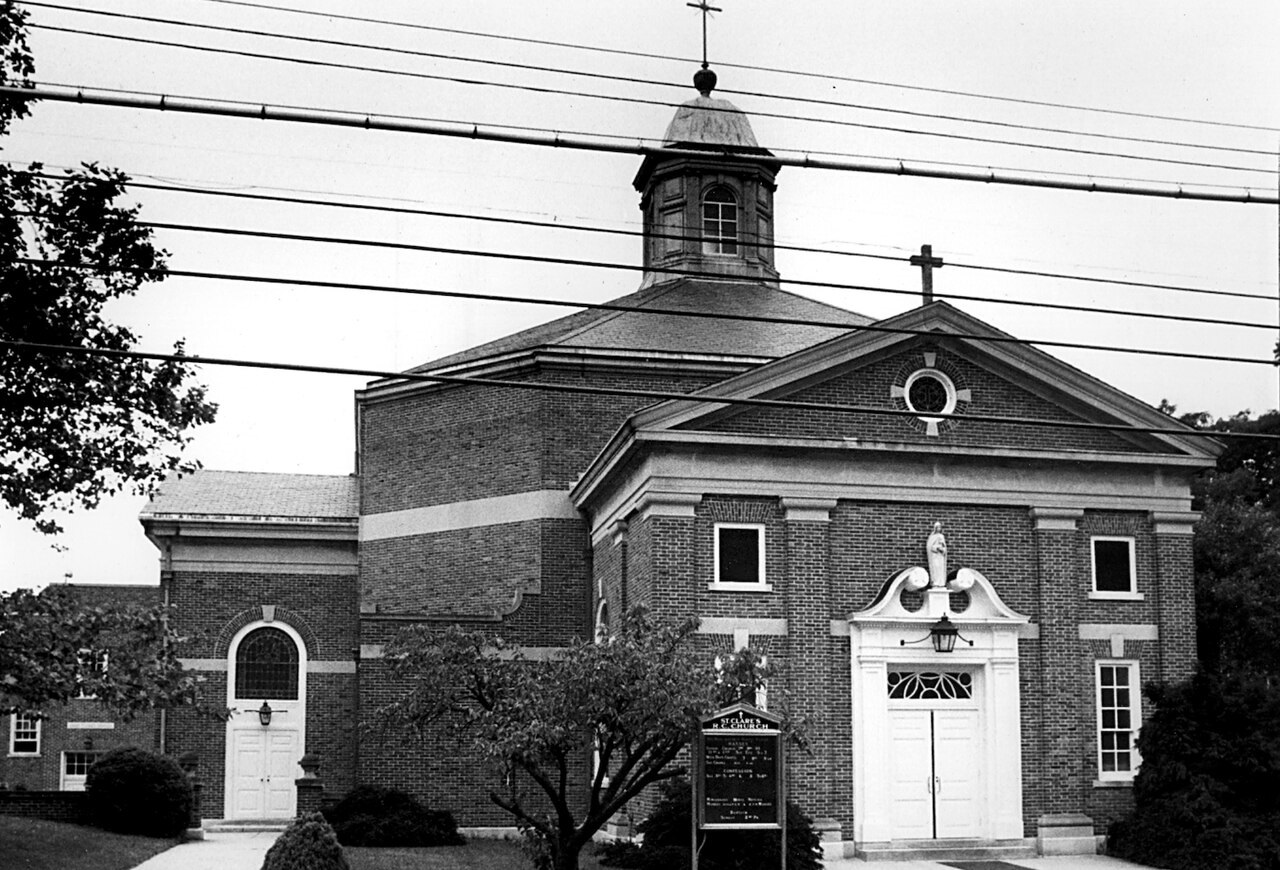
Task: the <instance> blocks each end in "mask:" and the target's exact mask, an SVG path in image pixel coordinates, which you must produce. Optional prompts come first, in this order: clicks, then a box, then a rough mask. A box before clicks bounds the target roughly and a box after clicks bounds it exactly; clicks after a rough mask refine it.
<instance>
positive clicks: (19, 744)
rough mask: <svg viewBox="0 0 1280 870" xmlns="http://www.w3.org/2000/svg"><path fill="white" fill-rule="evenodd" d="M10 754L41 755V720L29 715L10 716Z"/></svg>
mask: <svg viewBox="0 0 1280 870" xmlns="http://www.w3.org/2000/svg"><path fill="white" fill-rule="evenodd" d="M9 754H10V755H39V754H40V720H39V719H37V718H36V717H35V716H32V715H29V714H27V713H13V714H11V715H10V716H9Z"/></svg>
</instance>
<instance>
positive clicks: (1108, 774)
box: [1093, 659, 1142, 783]
mask: <svg viewBox="0 0 1280 870" xmlns="http://www.w3.org/2000/svg"><path fill="white" fill-rule="evenodd" d="M1103 667H1124V668H1128V669H1129V684H1128V688H1129V702H1130V703H1129V726H1130V727H1129V754H1130V759H1131V760H1132V764H1131V765H1130V769H1129V770H1123V771H1104V770H1103V769H1102V669H1103ZM1093 687H1094V694H1093V708H1094V720H1095V726H1094V731H1093V742H1094V763H1095V764H1097V769H1098V781H1100V782H1106V783H1112V782H1120V783H1125V782H1129V783H1131V782H1133V778H1134V777H1135V776H1137V774H1138V769H1139V768H1140V767H1142V755H1141V754H1139V752H1138V745H1137V744H1138V735H1139V734H1141V733H1142V672H1141V666H1140V664H1139V663H1138V661H1137V660H1136V659H1097V660H1095V661H1094V664H1093ZM1113 730H1115V729H1113Z"/></svg>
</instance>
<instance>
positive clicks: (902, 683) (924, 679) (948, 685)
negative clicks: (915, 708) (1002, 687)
mask: <svg viewBox="0 0 1280 870" xmlns="http://www.w3.org/2000/svg"><path fill="white" fill-rule="evenodd" d="M889 697H890V698H894V699H900V700H904V701H961V700H968V699H969V698H972V697H973V675H972V674H970V673H966V672H965V671H943V672H941V673H939V672H937V671H890V672H889Z"/></svg>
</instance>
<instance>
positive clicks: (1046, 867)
mask: <svg viewBox="0 0 1280 870" xmlns="http://www.w3.org/2000/svg"><path fill="white" fill-rule="evenodd" d="M822 866H823V868H824V870H957V868H963V870H1024V868H1025V870H1138V868H1142V867H1143V866H1144V865H1142V864H1134V863H1132V862H1130V861H1123V860H1121V859H1119V858H1109V857H1107V856H1106V855H1063V856H1058V857H1054V858H1002V859H1000V860H998V861H947V862H939V861H858V860H856V859H854V858H838V859H836V860H834V861H824V862H823V864H822Z"/></svg>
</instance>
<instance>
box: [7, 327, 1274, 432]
mask: <svg viewBox="0 0 1280 870" xmlns="http://www.w3.org/2000/svg"><path fill="white" fill-rule="evenodd" d="M0 347H7V348H11V349H13V350H16V351H20V352H27V353H41V354H63V355H75V356H107V357H113V358H116V359H145V360H154V361H158V362H177V363H185V364H190V365H214V366H232V367H238V368H250V369H271V370H276V371H287V372H310V373H314V374H327V375H351V376H355V377H365V378H377V379H379V380H393V381H410V382H419V383H429V384H455V385H462V386H485V387H509V388H512V389H520V390H535V391H539V392H551V393H569V394H578V395H596V396H619V397H627V398H635V399H658V400H675V401H682V402H705V403H707V404H712V405H734V406H742V407H758V408H778V409H785V410H791V411H835V412H837V413H846V414H866V415H869V416H877V417H908V418H917V417H919V416H920V415H919V414H918V413H917V412H915V411H907V410H902V411H899V410H898V409H896V408H877V407H871V406H866V405H846V404H834V403H826V402H802V401H794V400H790V399H754V398H751V399H748V398H738V397H729V396H718V395H716V394H715V393H714V392H712V390H713V389H714V388H706V389H703V390H699V391H698V392H695V393H681V392H676V391H673V390H638V389H624V388H621V387H600V386H585V385H580V384H563V383H558V384H553V383H546V382H543V381H509V380H504V379H502V378H484V377H474V376H470V375H442V374H426V373H422V372H393V371H385V370H380V369H364V368H348V367H344V366H322V365H304V364H301V363H281V362H266V361H261V360H246V359H234V358H227V357H207V356H187V355H185V354H171V353H146V352H143V351H126V350H111V349H107V348H97V347H75V346H72V345H59V344H41V343H37V342H27V341H13V340H11V339H0ZM928 416H930V417H937V418H938V419H943V420H955V421H957V422H964V421H968V422H973V423H997V424H1000V425H1005V426H1043V427H1046V428H1051V429H1079V430H1086V431H1096V432H1116V433H1122V434H1123V433H1128V434H1135V435H1172V436H1176V437H1181V438H1188V437H1192V438H1194V437H1198V438H1209V439H1216V438H1221V437H1224V436H1225V437H1246V438H1260V439H1267V440H1276V439H1277V438H1280V436H1276V435H1266V434H1262V433H1256V432H1250V433H1245V432H1239V433H1236V432H1205V431H1201V430H1196V429H1191V428H1188V427H1174V426H1168V427H1159V426H1133V425H1131V424H1129V423H1096V422H1091V421H1085V420H1042V419H1038V418H1031V417H1012V416H997V415H992V414H954V413H953V414H942V413H938V414H935V413H932V412H930V414H929V415H928Z"/></svg>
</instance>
